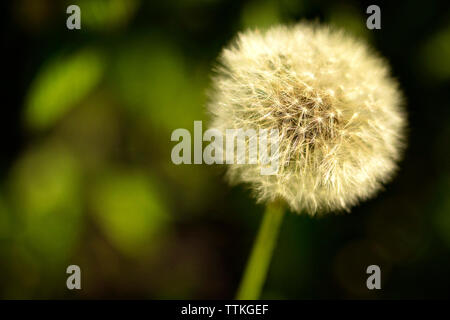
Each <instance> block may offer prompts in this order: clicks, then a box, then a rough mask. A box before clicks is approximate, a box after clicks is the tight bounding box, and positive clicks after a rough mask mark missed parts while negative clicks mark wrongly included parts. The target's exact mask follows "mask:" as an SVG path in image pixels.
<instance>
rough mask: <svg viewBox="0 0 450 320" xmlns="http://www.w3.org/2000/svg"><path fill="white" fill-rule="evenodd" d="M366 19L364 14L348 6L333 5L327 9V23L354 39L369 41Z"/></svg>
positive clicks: (369, 33) (369, 32)
mask: <svg viewBox="0 0 450 320" xmlns="http://www.w3.org/2000/svg"><path fill="white" fill-rule="evenodd" d="M367 17H368V16H365V15H364V12H362V11H360V10H358V9H356V8H355V7H353V6H350V5H335V6H331V7H329V10H328V21H329V22H330V23H331V24H332V25H334V26H337V27H340V28H342V29H344V30H345V31H347V32H348V33H350V34H352V35H353V36H355V37H358V38H362V39H367V40H369V41H370V40H371V36H372V33H371V31H370V30H369V29H367V26H366V21H367Z"/></svg>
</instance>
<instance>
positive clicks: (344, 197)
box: [209, 23, 406, 215]
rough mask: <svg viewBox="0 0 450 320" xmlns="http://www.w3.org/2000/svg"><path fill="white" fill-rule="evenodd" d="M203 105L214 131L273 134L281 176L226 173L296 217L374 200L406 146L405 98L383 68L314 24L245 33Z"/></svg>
mask: <svg viewBox="0 0 450 320" xmlns="http://www.w3.org/2000/svg"><path fill="white" fill-rule="evenodd" d="M219 63H220V66H219V67H218V68H217V74H216V75H215V78H214V81H213V90H212V93H211V99H210V102H209V110H210V111H211V113H212V117H213V119H212V120H213V122H212V126H213V127H215V128H218V129H219V130H225V129H227V128H242V129H244V130H247V129H254V130H255V131H257V132H258V130H259V129H269V130H270V129H273V128H274V129H278V131H279V135H280V137H281V139H280V141H279V152H277V153H276V155H275V156H276V157H277V160H278V161H279V170H278V173H277V174H276V175H261V174H260V169H261V166H262V164H261V163H260V162H258V163H257V164H256V165H255V164H252V165H250V164H230V165H228V169H227V174H228V177H229V178H230V181H231V182H234V183H241V182H243V183H247V184H249V185H250V186H251V189H252V190H253V191H254V194H255V196H256V198H257V199H258V200H259V201H261V202H268V201H274V200H276V199H283V200H284V201H285V202H286V203H287V204H288V205H289V206H290V208H291V210H293V211H296V212H302V211H304V212H307V213H309V214H312V215H313V214H316V213H319V212H328V211H340V210H349V208H351V207H352V206H353V205H355V204H357V203H358V202H359V201H361V200H364V199H367V198H370V197H373V196H374V195H375V194H376V193H377V191H379V190H380V188H381V187H382V185H383V184H384V183H386V182H388V181H389V180H390V179H391V178H392V176H393V174H394V173H395V171H396V168H397V164H396V163H397V161H398V160H399V159H400V156H401V153H402V150H403V146H404V129H405V126H406V117H405V113H404V110H403V103H402V101H403V98H402V94H401V92H400V90H399V89H398V85H397V82H396V81H395V80H394V79H393V78H391V76H390V74H389V66H388V65H387V63H386V62H385V61H384V60H383V59H382V58H380V57H379V56H378V55H376V54H375V53H373V52H372V51H371V49H369V48H368V47H367V46H366V45H365V44H364V43H362V42H359V41H357V40H355V39H353V38H352V37H350V36H348V35H346V34H345V33H343V32H342V31H340V30H335V29H332V28H330V27H326V26H320V25H317V24H314V25H313V24H307V23H301V24H298V25H296V26H292V27H286V26H277V27H273V28H271V29H269V30H267V31H266V32H260V31H258V30H255V31H247V32H244V33H241V34H239V36H238V37H237V39H236V40H235V41H234V42H233V43H232V44H231V45H230V46H228V47H226V48H225V49H224V50H223V52H222V54H221V56H220V59H219Z"/></svg>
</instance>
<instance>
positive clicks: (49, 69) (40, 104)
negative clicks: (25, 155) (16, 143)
mask: <svg viewBox="0 0 450 320" xmlns="http://www.w3.org/2000/svg"><path fill="white" fill-rule="evenodd" d="M104 67H105V64H104V57H103V55H102V54H101V53H100V51H98V50H96V49H92V48H89V49H82V50H79V51H77V52H76V53H74V54H71V55H67V56H62V57H59V58H53V59H52V60H50V61H49V62H48V64H46V65H44V67H43V68H42V69H41V70H40V71H39V73H38V74H37V76H36V78H35V79H34V81H33V83H32V85H31V88H30V91H29V94H28V97H27V101H26V109H25V120H26V122H27V125H28V126H29V127H31V128H32V129H47V128H49V127H51V126H52V125H53V124H55V122H56V121H58V120H60V119H61V117H62V116H63V115H64V114H66V113H67V112H68V111H69V110H70V109H71V108H72V107H74V106H75V105H76V104H77V103H79V102H80V101H81V100H82V99H83V98H85V97H86V95H87V94H88V93H89V92H91V91H92V89H93V88H94V87H95V86H96V85H97V84H98V83H99V82H100V80H101V78H102V75H103V70H104Z"/></svg>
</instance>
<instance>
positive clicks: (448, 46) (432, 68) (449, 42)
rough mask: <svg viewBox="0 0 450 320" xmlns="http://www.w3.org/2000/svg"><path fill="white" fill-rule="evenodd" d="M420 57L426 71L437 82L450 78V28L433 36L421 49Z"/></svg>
mask: <svg viewBox="0 0 450 320" xmlns="http://www.w3.org/2000/svg"><path fill="white" fill-rule="evenodd" d="M419 52H420V57H421V62H422V64H421V65H422V66H423V68H424V71H425V72H427V73H429V74H430V75H431V76H433V77H434V78H436V79H437V80H445V79H448V78H449V77H450V60H449V58H448V57H449V56H450V26H448V27H446V28H444V29H442V30H439V31H438V32H437V33H435V34H433V35H432V36H431V37H430V38H429V39H428V41H427V42H426V43H425V45H424V46H423V47H422V48H421V50H420V51H419Z"/></svg>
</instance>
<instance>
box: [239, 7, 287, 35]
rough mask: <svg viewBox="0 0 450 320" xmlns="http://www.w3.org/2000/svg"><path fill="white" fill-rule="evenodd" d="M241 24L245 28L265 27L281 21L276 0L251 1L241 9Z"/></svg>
mask: <svg viewBox="0 0 450 320" xmlns="http://www.w3.org/2000/svg"><path fill="white" fill-rule="evenodd" d="M241 20H242V26H243V28H244V29H246V28H267V27H270V26H272V25H274V24H278V23H280V22H281V21H282V18H281V14H280V6H279V3H278V1H274V0H263V1H252V2H249V3H247V4H246V6H245V7H244V8H243V10H242V17H241Z"/></svg>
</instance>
